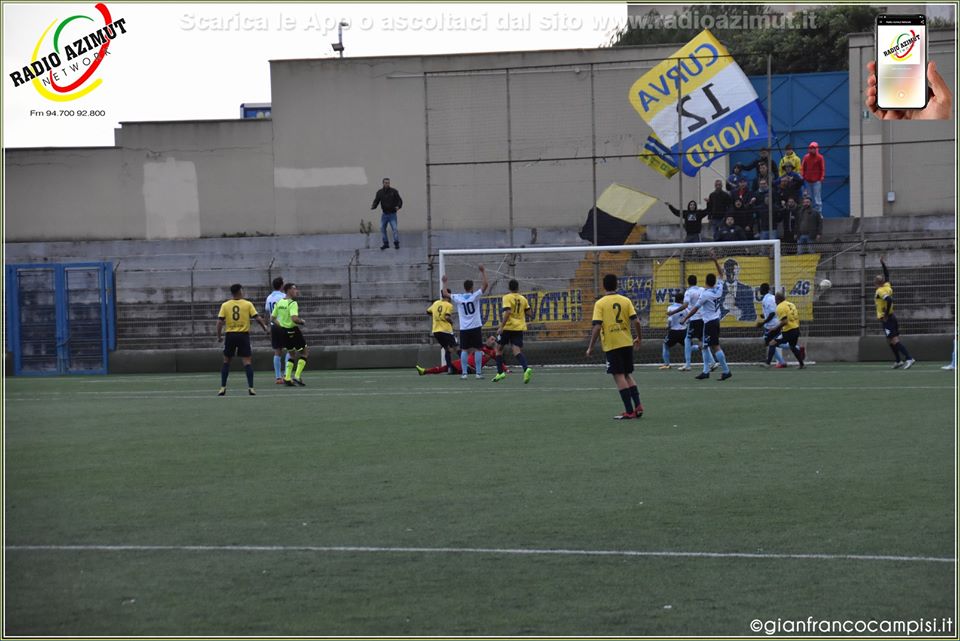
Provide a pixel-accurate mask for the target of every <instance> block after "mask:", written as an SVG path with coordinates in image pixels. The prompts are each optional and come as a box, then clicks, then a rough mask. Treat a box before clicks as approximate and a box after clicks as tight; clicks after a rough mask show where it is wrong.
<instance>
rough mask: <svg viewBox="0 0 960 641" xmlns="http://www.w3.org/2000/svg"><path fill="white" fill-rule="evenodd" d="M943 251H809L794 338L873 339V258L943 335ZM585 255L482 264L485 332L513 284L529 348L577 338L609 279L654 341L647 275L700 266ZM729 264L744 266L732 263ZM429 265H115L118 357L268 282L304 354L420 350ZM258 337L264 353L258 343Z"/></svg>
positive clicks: (171, 341) (911, 318) (915, 323)
mask: <svg viewBox="0 0 960 641" xmlns="http://www.w3.org/2000/svg"><path fill="white" fill-rule="evenodd" d="M716 247H717V253H718V254H719V255H720V256H721V257H722V260H721V262H722V263H724V269H725V270H726V268H727V267H728V265H727V264H726V263H727V261H728V260H730V258H731V257H733V258H734V259H737V258H740V257H741V256H743V255H745V254H744V252H729V255H728V253H725V252H724V251H723V244H722V243H718V244H717V246H716ZM954 247H955V244H954V239H953V238H952V237H946V236H944V237H940V238H930V237H927V238H917V239H911V240H902V239H901V240H890V239H886V238H883V237H880V238H876V239H868V240H866V241H865V242H850V241H837V242H830V243H813V244H811V245H810V246H809V248H808V249H809V252H810V253H812V254H815V255H816V257H817V258H816V260H815V261H812V263H811V266H810V267H805V268H804V269H806V270H807V271H805V272H802V277H795V278H793V279H792V280H791V281H790V282H787V280H786V277H785V279H784V281H783V285H784V286H786V287H787V289H788V291H787V295H788V297H790V296H791V294H793V295H794V296H796V297H798V298H801V297H802V298H804V300H809V301H810V305H811V308H810V315H811V317H812V320H810V321H809V322H807V321H805V322H804V323H803V333H804V334H805V335H809V336H862V335H871V334H878V333H879V331H880V329H879V324H878V322H877V320H876V309H875V303H874V292H875V285H874V283H873V279H874V276H876V275H878V274H880V273H881V268H880V257H881V256H885V257H886V261H887V265H888V267H889V269H890V279H891V282H892V283H893V287H894V298H895V301H896V302H895V309H896V314H897V317H898V319H899V321H900V327H901V331H902V332H903V333H904V334H950V333H953V331H954V325H955V320H954V319H955V317H956V309H955V301H956V289H955V273H956V265H955V259H954V256H955V249H954ZM588 249H589V248H587V247H585V248H583V256H582V257H577V258H568V259H561V258H559V256H560V255H558V254H551V255H548V256H549V258H547V257H543V258H539V259H538V258H529V257H528V258H525V259H521V260H519V261H518V260H516V258H515V257H514V258H511V257H510V255H509V254H504V255H502V256H499V257H493V256H490V257H487V260H486V263H487V267H488V269H489V270H491V281H493V282H494V287H493V290H492V295H491V297H490V299H491V300H490V302H489V304H488V305H487V306H486V307H484V308H483V309H484V310H486V311H485V312H484V316H485V323H486V324H487V325H490V326H492V325H491V323H492V317H493V316H495V315H496V314H497V313H498V311H499V305H498V304H497V302H498V301H497V299H498V297H499V296H501V295H503V294H504V293H506V282H507V280H509V278H511V277H514V276H515V277H517V278H519V279H521V281H522V282H524V288H525V291H526V290H531V291H533V290H536V295H537V296H538V297H539V298H538V301H537V302H538V304H541V303H542V304H543V305H545V306H546V307H547V311H546V312H545V313H544V319H546V320H545V321H544V322H543V323H539V324H537V323H535V324H534V325H532V328H531V336H530V337H531V340H543V341H550V340H570V339H577V338H579V337H580V335H581V334H582V333H583V331H584V328H583V326H582V322H580V321H582V320H583V315H584V314H585V312H583V311H582V310H583V309H588V310H589V309H590V308H592V303H593V300H594V298H595V296H596V292H597V291H598V288H597V287H596V286H595V284H594V279H595V277H596V276H595V275H596V274H597V273H601V274H602V273H605V271H614V272H617V273H618V274H619V275H621V277H623V278H624V279H625V280H624V282H625V283H627V287H626V289H625V293H627V295H629V296H630V297H631V298H633V299H634V302H635V304H636V307H637V309H638V312H639V315H640V319H641V323H642V324H643V325H644V326H645V327H649V328H650V329H651V331H653V332H654V334H655V333H656V331H659V330H660V329H661V328H663V327H664V323H665V320H664V318H662V317H660V316H656V317H654V316H651V312H650V310H651V301H655V300H656V297H657V296H658V292H657V291H656V288H657V287H659V288H661V289H663V288H664V287H673V288H676V289H677V290H682V289H683V288H684V287H685V282H684V280H685V277H684V276H683V274H684V273H686V272H683V271H681V272H679V274H680V276H679V277H678V278H676V279H674V280H676V282H673V281H670V282H666V283H665V281H662V280H661V281H659V282H658V280H657V279H658V278H661V279H662V278H663V272H662V271H658V270H660V269H662V266H663V264H664V261H666V260H668V259H670V258H677V257H681V256H682V259H683V260H684V261H688V262H687V264H693V262H697V261H699V262H701V263H702V262H704V261H707V260H709V259H708V258H707V257H706V255H705V254H704V253H703V252H700V253H699V254H696V255H694V254H692V253H690V254H686V255H684V254H682V253H678V252H672V253H667V254H654V253H650V252H644V251H636V252H632V253H627V252H623V254H624V255H623V256H621V257H618V258H615V259H612V260H611V261H608V262H607V263H604V264H602V265H599V267H598V269H594V266H593V265H592V263H591V261H590V259H589V255H591V254H593V252H589V251H587V250H588ZM782 252H783V259H782V260H783V264H784V265H786V264H788V263H789V262H790V261H791V260H792V257H793V256H795V255H796V253H797V246H796V245H794V244H788V243H785V244H783V245H782ZM584 257H586V258H584ZM477 260H478V259H477V258H476V257H471V258H470V259H469V261H470V262H469V266H468V267H464V270H465V271H463V274H460V273H459V272H457V271H456V269H457V267H456V265H454V264H450V265H448V268H447V269H448V272H449V273H450V274H451V284H452V285H453V286H454V287H457V286H459V284H460V281H461V280H462V279H463V278H466V277H470V278H474V279H475V280H476V279H477V275H476V274H475V273H474V272H475V262H476V261H477ZM764 260H768V261H769V258H766V259H764ZM524 261H526V262H524ZM533 261H537V262H533ZM740 263H744V261H743V260H742V258H741V260H740ZM464 264H465V265H466V264H467V263H466V262H465V263H464ZM744 264H745V263H744ZM431 267H432V266H431V265H430V264H429V263H416V264H393V265H364V264H357V262H355V261H353V262H351V264H349V265H347V266H326V267H324V266H312V267H294V266H284V267H283V268H282V269H280V268H278V267H277V266H276V265H263V266H260V267H243V268H224V269H193V268H190V267H187V268H184V269H180V270H157V269H153V270H136V269H123V268H122V266H121V268H118V269H117V271H116V273H115V282H116V288H117V292H116V294H117V295H116V300H117V342H118V348H120V349H169V348H193V347H209V346H211V345H213V344H214V341H215V335H216V334H215V332H216V314H217V311H218V309H219V307H220V304H221V303H222V302H223V301H224V300H226V299H227V298H229V297H230V293H229V288H230V285H231V284H232V283H240V284H242V285H243V286H244V294H245V296H246V297H247V298H248V299H249V300H251V301H252V302H254V304H255V305H256V306H257V308H258V310H260V311H261V312H262V310H263V304H264V300H265V299H266V297H267V295H268V294H269V293H270V289H271V288H270V285H269V282H270V281H271V279H272V278H273V277H275V276H278V275H281V274H282V275H283V277H284V278H285V279H286V280H288V281H292V282H296V283H297V284H298V285H299V286H300V290H301V296H300V299H299V301H300V310H301V316H302V317H303V318H304V319H305V321H306V322H307V326H306V335H307V338H308V340H309V341H310V343H311V344H313V345H334V346H335V345H395V344H412V343H428V342H430V340H431V335H430V329H431V327H430V319H429V317H428V316H427V314H426V308H427V307H428V306H429V305H430V303H431V302H432V300H431V296H432V295H435V292H436V283H435V282H433V281H434V279H435V278H436V276H435V274H436V270H435V269H432V268H431ZM731 270H732V267H731ZM501 272H502V273H501ZM743 274H744V275H743V276H736V275H734V274H732V273H731V274H725V276H728V277H729V278H730V281H731V283H734V282H737V283H739V282H742V284H743V285H742V286H744V287H747V288H749V289H750V290H751V292H750V294H749V296H752V297H753V300H759V297H758V294H757V288H758V287H759V285H760V283H761V282H763V281H766V280H771V282H772V276H770V275H769V273H768V272H762V273H753V274H750V275H747V272H743ZM824 280H828V281H830V284H831V286H830V287H824V286H822V285H821V283H823V281H824ZM754 281H756V282H754ZM477 282H478V283H479V281H477ZM798 283H799V284H798ZM531 288H532V289H531ZM805 288H809V291H806V290H805ZM791 290H793V291H791ZM571 292H573V293H572V294H571ZM660 293H661V294H662V292H660ZM749 296H748V297H749ZM564 310H567V311H566V312H565V311H564ZM564 314H566V316H565V315H564ZM587 329H589V328H587ZM253 331H254V336H256V335H257V332H258V328H257V327H256V326H255V327H254V328H253ZM755 334H756V331H755V330H754V329H753V328H751V327H749V326H739V327H738V326H730V327H725V329H724V335H725V336H729V337H752V336H755ZM263 340H264V345H266V343H267V341H266V338H265V337H264V339H263Z"/></svg>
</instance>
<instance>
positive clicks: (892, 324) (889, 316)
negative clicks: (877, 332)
mask: <svg viewBox="0 0 960 641" xmlns="http://www.w3.org/2000/svg"><path fill="white" fill-rule="evenodd" d="M883 258H884V257H883V256H881V257H880V266H881V267H883V276H881V275H880V274H877V275H876V276H875V277H874V278H873V284H874V285H876V286H877V293H876V297H875V298H876V301H875V302H876V304H877V318H878V319H880V323H881V325H882V326H883V333H884V334H885V335H886V336H887V340H888V341H889V342H890V351H892V352H893V357H894V358H895V359H896V360H897V362H896V363H894V364H893V369H900V368H901V367H902V368H903V369H910V368H911V367H913V364H914V363H916V361H915V360H914V359H913V358H912V357H911V356H910V352H908V351H907V348H906V346H905V345H904V344H903V342H902V341H901V340H900V325H899V324H898V323H897V317H896V316H894V315H893V285H891V284H890V272H889V271H887V263H886V262H884V260H883ZM901 354H903V358H904V359H906V360H904V362H902V363H901V362H900V355H901Z"/></svg>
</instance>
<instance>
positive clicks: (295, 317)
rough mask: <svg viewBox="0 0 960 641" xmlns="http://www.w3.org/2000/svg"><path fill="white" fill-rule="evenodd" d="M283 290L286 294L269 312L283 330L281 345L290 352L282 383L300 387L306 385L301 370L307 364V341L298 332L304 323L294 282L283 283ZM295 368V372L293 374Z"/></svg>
mask: <svg viewBox="0 0 960 641" xmlns="http://www.w3.org/2000/svg"><path fill="white" fill-rule="evenodd" d="M283 292H284V294H286V295H285V296H284V297H283V298H281V299H280V300H278V301H277V304H276V305H274V306H273V311H272V312H270V316H271V318H274V319H276V322H277V324H278V325H280V328H281V329H282V330H283V347H284V349H286V350H287V352H288V353H289V354H290V360H289V361H287V367H286V372H285V374H284V377H283V384H284V385H286V386H287V387H293V386H294V383H296V384H297V385H299V386H300V387H306V384H305V383H304V382H303V370H304V369H305V368H306V366H307V356H308V355H309V351H308V350H307V341H306V340H305V339H304V338H303V334H302V333H301V332H300V327H302V326H303V325H305V324H306V323H304V322H303V319H302V318H300V304H299V303H298V302H297V297H298V296H300V290H299V288H297V286H296V285H295V284H294V283H284V285H283ZM294 368H296V374H294Z"/></svg>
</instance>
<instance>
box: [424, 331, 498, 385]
mask: <svg viewBox="0 0 960 641" xmlns="http://www.w3.org/2000/svg"><path fill="white" fill-rule="evenodd" d="M496 346H497V339H496V338H495V337H494V336H488V337H487V340H486V341H484V343H483V348H482V353H483V360H482V361H481V362H480V365H481V366H483V365H486V364H487V363H489V362H490V361H492V360H493V359H494V358H496V356H497V350H496V349H495V348H496ZM476 360H477V355H476V354H471V355H470V356H469V357H468V358H467V373H470V372H475V371H476V367H475V361H476ZM450 366H451V367H452V369H453V373H455V374H459V373H460V370H461V367H462V363H461V362H460V359H459V358H458V359H457V360H455V361H453V362H452V363H451V364H450ZM416 367H417V374H419V375H420V376H424V375H425V374H443V373H444V372H446V371H447V368H446V367H445V366H443V365H440V366H438V367H431V368H429V369H426V368H423V367H420V366H419V365H417V366H416ZM506 371H507V372H508V373H509V372H510V369H509V368H506Z"/></svg>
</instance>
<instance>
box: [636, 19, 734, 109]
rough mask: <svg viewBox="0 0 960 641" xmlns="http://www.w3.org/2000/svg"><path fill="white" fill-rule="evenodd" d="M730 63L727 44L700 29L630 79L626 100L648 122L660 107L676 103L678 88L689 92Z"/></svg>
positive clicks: (678, 94) (671, 105)
mask: <svg viewBox="0 0 960 641" xmlns="http://www.w3.org/2000/svg"><path fill="white" fill-rule="evenodd" d="M730 64H733V58H731V57H730V54H729V52H728V51H727V48H726V47H724V46H723V45H722V44H720V41H719V40H717V39H716V38H714V37H713V34H712V33H710V31H708V30H707V29H704V30H703V31H701V32H700V33H699V34H697V36H696V37H695V38H694V39H693V40H691V41H690V42H688V43H687V44H685V45H683V46H682V47H680V48H679V49H678V50H677V51H676V52H674V53H673V55H671V56H670V57H669V58H667V59H666V60H664V61H662V62H661V63H660V64H658V65H657V66H656V67H654V68H653V69H651V70H650V71H648V72H647V73H645V74H643V75H642V76H640V79H639V80H637V81H636V82H635V83H633V86H631V87H630V104H632V105H633V108H634V109H636V110H637V113H638V114H640V117H641V118H643V119H644V120H645V121H646V122H647V123H648V124H649V123H650V121H651V120H653V117H654V116H656V115H657V114H658V113H660V112H661V111H662V110H664V109H666V108H668V107H670V108H672V107H673V106H674V105H675V104H676V102H677V100H678V99H679V97H680V92H681V90H682V92H683V95H684V96H689V95H690V93H691V92H692V91H693V90H694V89H697V88H698V87H701V86H702V85H704V84H706V83H707V82H709V81H710V79H711V78H713V77H714V76H716V75H717V73H719V72H720V71H721V70H722V69H723V68H724V67H726V66H728V65H730Z"/></svg>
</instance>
